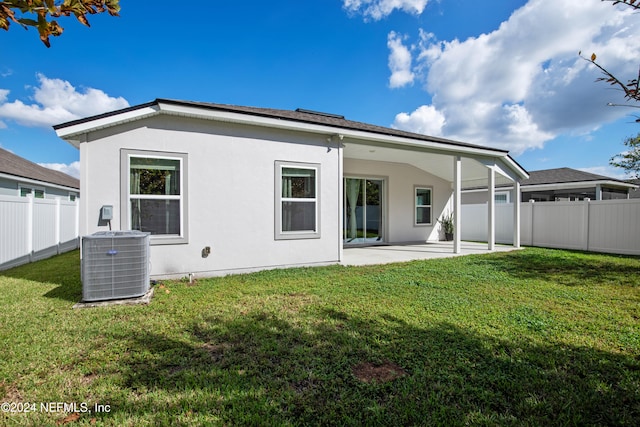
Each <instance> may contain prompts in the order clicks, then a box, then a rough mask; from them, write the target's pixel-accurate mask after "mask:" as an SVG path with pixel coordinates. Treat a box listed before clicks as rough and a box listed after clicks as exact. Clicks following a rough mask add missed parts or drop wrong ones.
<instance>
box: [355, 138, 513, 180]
mask: <svg viewBox="0 0 640 427" xmlns="http://www.w3.org/2000/svg"><path fill="white" fill-rule="evenodd" d="M454 155H455V153H442V152H434V151H432V150H420V149H416V148H415V147H414V148H412V149H409V148H402V147H400V148H397V147H388V146H383V145H378V144H364V143H360V142H357V143H354V142H348V141H345V143H344V158H345V159H358V160H372V161H384V162H392V163H405V164H409V165H411V166H414V167H416V168H418V169H421V170H423V171H425V172H428V173H430V174H432V175H435V176H437V177H439V178H441V179H444V180H445V181H449V182H453V158H454ZM482 161H484V162H487V163H494V162H497V160H496V159H491V158H489V157H486V158H482V157H476V158H474V157H465V156H464V155H463V157H462V182H463V187H464V186H468V185H471V184H473V185H483V184H484V185H485V186H486V185H487V184H488V177H487V174H488V173H487V166H486V165H485V164H483V163H481V162H482ZM509 183H512V181H511V180H510V179H509V178H507V177H505V176H503V175H501V174H499V173H498V174H496V184H509Z"/></svg>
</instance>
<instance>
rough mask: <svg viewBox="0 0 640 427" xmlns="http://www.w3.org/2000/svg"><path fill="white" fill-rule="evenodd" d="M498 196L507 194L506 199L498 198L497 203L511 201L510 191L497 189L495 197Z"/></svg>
mask: <svg viewBox="0 0 640 427" xmlns="http://www.w3.org/2000/svg"><path fill="white" fill-rule="evenodd" d="M498 196H506V198H505V201H498V200H497V199H496V200H495V202H496V204H505V203H510V199H511V197H510V192H509V191H496V193H495V197H496V198H497V197H498Z"/></svg>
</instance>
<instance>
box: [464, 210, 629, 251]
mask: <svg viewBox="0 0 640 427" xmlns="http://www.w3.org/2000/svg"><path fill="white" fill-rule="evenodd" d="M487 215H488V207H487V204H482V205H463V206H462V228H461V233H462V234H461V237H462V239H463V240H473V241H487V230H488V219H487V218H488V216H487ZM512 230H513V204H510V203H509V204H499V205H496V242H498V243H508V244H510V243H513V231H512ZM520 241H521V244H523V245H527V246H540V247H548V248H561V249H576V250H586V251H595V252H609V253H617V254H628V255H640V199H633V200H598V201H593V200H592V201H584V202H543V203H522V204H521V209H520Z"/></svg>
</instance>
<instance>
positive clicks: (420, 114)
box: [395, 105, 445, 136]
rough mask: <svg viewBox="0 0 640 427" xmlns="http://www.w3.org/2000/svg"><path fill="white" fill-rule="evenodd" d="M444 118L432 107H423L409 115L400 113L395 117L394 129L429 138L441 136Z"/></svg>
mask: <svg viewBox="0 0 640 427" xmlns="http://www.w3.org/2000/svg"><path fill="white" fill-rule="evenodd" d="M444 125H445V117H444V114H442V113H441V112H440V111H438V110H436V109H435V108H434V107H433V106H432V105H423V106H421V107H419V108H418V109H417V110H415V111H414V112H412V113H411V114H407V113H400V114H398V115H397V116H396V121H395V127H397V128H400V129H408V130H411V131H412V132H417V133H422V134H425V135H431V136H440V135H442V128H443V127H444Z"/></svg>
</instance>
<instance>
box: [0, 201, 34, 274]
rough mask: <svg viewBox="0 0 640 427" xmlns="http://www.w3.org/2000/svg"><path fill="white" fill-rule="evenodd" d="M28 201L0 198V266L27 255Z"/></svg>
mask: <svg viewBox="0 0 640 427" xmlns="http://www.w3.org/2000/svg"><path fill="white" fill-rule="evenodd" d="M29 209H30V207H29V200H28V199H26V198H17V197H8V196H0V236H1V237H0V266H1V265H2V264H4V263H6V262H8V261H11V260H13V259H16V258H19V257H21V256H24V255H26V254H28V253H29V246H30V245H29V241H28V238H29V232H28V215H29Z"/></svg>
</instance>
